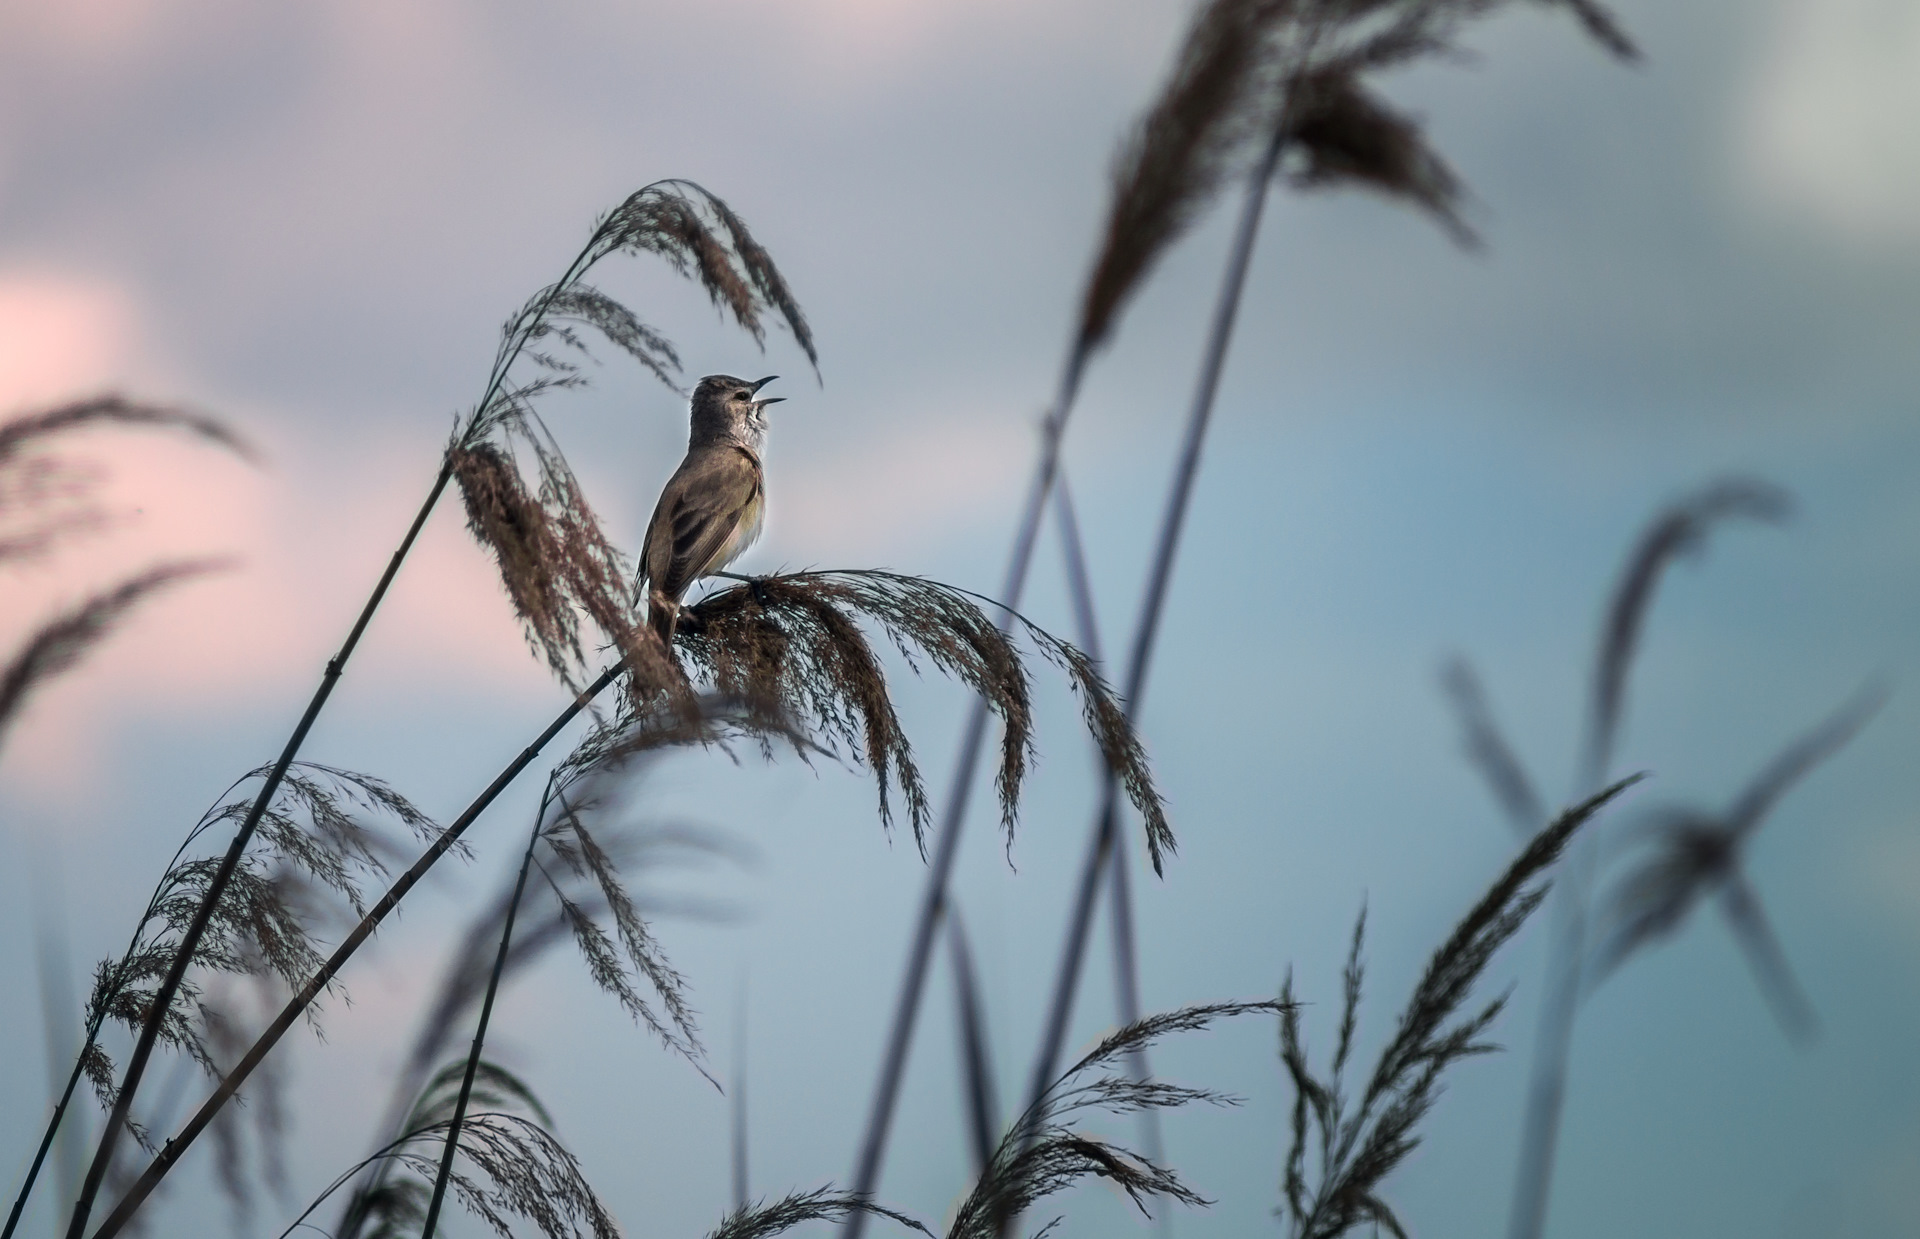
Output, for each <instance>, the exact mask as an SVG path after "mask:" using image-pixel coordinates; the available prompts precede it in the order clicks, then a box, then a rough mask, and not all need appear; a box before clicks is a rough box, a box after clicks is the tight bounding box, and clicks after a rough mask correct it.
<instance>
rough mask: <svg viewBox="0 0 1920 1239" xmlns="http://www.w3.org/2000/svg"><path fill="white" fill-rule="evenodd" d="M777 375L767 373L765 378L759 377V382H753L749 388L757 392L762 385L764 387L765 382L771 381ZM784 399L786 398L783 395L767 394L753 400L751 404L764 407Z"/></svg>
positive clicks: (759, 407) (777, 376)
mask: <svg viewBox="0 0 1920 1239" xmlns="http://www.w3.org/2000/svg"><path fill="white" fill-rule="evenodd" d="M779 377H780V376H779V375H777V374H769V375H768V376H767V377H766V378H764V379H761V380H760V381H759V382H757V383H755V384H754V385H753V387H752V388H751V389H750V390H752V391H755V392H758V391H759V390H760V389H761V388H762V387H765V386H766V385H767V384H769V383H771V382H773V381H774V380H775V379H777V378H779ZM785 399H786V397H785V396H768V397H766V398H765V399H762V400H756V401H754V402H753V405H754V407H755V408H757V409H764V408H766V407H767V406H768V405H770V404H779V403H780V402H781V401H782V400H785Z"/></svg>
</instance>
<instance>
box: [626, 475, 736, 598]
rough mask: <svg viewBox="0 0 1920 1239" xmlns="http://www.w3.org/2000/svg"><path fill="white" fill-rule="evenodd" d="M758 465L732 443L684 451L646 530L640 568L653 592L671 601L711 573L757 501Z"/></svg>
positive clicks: (661, 494)
mask: <svg viewBox="0 0 1920 1239" xmlns="http://www.w3.org/2000/svg"><path fill="white" fill-rule="evenodd" d="M760 490H761V484H760V462H759V461H758V460H756V459H754V457H753V454H752V453H750V452H747V451H745V450H743V449H741V448H738V447H735V446H733V445H731V444H728V445H725V446H721V447H714V448H703V449H700V450H698V451H694V452H689V453H688V454H687V458H686V460H684V461H682V462H681V464H680V468H679V470H678V471H677V472H675V473H674V475H673V477H672V478H671V479H670V480H669V481H668V482H667V487H666V489H665V490H663V491H661V492H660V503H659V505H658V506H656V507H655V508H654V510H653V520H652V521H651V522H650V523H649V524H648V526H647V538H646V543H645V557H644V558H645V566H646V571H647V577H648V578H649V580H651V582H652V584H653V588H654V589H656V590H659V591H660V592H661V593H662V594H665V595H666V596H667V597H669V598H672V599H674V600H676V601H677V600H678V599H679V598H680V596H681V595H682V594H684V593H686V591H687V587H688V586H689V585H692V584H693V583H694V582H695V581H697V580H699V579H700V578H701V577H703V576H705V575H707V573H709V572H711V571H712V570H713V568H714V567H715V566H716V565H715V562H714V561H715V560H717V559H718V558H719V556H720V552H721V551H722V549H724V548H725V546H726V545H727V541H728V539H729V538H730V537H731V536H732V535H733V532H734V530H735V529H736V528H737V527H738V526H739V524H740V520H741V517H742V516H743V515H744V514H745V513H747V512H748V511H749V510H750V509H751V508H753V506H754V505H755V504H757V503H758V502H759V501H760Z"/></svg>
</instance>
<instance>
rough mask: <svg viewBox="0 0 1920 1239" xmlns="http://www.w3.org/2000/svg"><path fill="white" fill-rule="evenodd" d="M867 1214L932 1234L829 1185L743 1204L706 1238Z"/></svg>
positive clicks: (740, 1236) (742, 1236) (733, 1238)
mask: <svg viewBox="0 0 1920 1239" xmlns="http://www.w3.org/2000/svg"><path fill="white" fill-rule="evenodd" d="M868 1213H873V1214H878V1215H879V1216H881V1217H884V1218H888V1219H891V1220H892V1221H895V1222H898V1223H900V1225H902V1226H905V1227H908V1228H909V1229H912V1230H917V1231H919V1232H920V1233H921V1234H923V1235H932V1234H933V1232H932V1231H930V1230H928V1229H927V1228H926V1227H925V1226H922V1225H921V1224H920V1223H919V1222H916V1221H914V1220H913V1219H912V1218H910V1217H908V1216H907V1215H906V1214H904V1213H898V1212H896V1211H894V1210H892V1209H889V1208H887V1207H886V1206H885V1205H876V1204H874V1203H873V1202H872V1201H870V1200H868V1199H866V1198H865V1197H862V1196H855V1195H853V1194H851V1193H848V1192H836V1191H834V1190H833V1188H832V1187H830V1186H829V1187H816V1188H814V1189H813V1190H812V1191H807V1192H789V1193H787V1194H786V1195H785V1196H782V1197H781V1198H780V1199H778V1200H776V1201H774V1202H773V1203H772V1204H768V1203H766V1202H765V1201H764V1200H763V1201H760V1202H758V1203H756V1204H752V1205H742V1206H740V1207H739V1208H737V1209H735V1210H734V1211H733V1212H731V1213H729V1214H727V1216H726V1217H724V1218H722V1219H721V1221H720V1225H718V1226H716V1227H714V1228H713V1230H711V1231H709V1232H708V1233H707V1239H766V1236H768V1235H777V1234H780V1233H781V1232H782V1231H787V1230H792V1229H793V1228H794V1227H796V1226H798V1225H800V1224H801V1223H802V1222H840V1221H845V1220H846V1219H847V1218H849V1217H859V1216H862V1215H865V1214H868Z"/></svg>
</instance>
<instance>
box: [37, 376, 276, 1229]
mask: <svg viewBox="0 0 1920 1239" xmlns="http://www.w3.org/2000/svg"><path fill="white" fill-rule="evenodd" d="M145 427H151V428H156V429H163V430H184V431H186V432H187V433H188V434H190V435H192V436H194V437H196V438H200V439H203V440H205V441H207V442H209V443H213V444H216V445H218V446H220V447H224V448H226V449H227V450H229V451H231V452H233V453H234V454H235V455H237V456H239V457H240V458H241V459H243V460H249V461H251V460H253V459H254V458H255V457H254V453H253V449H252V447H250V446H249V445H248V444H247V442H246V441H245V440H244V439H242V438H240V436H238V435H237V434H235V433H234V432H233V431H232V430H231V429H229V428H228V427H227V426H226V425H225V424H224V423H222V422H219V421H216V420H214V419H213V418H210V417H206V416H204V415H202V414H199V413H194V412H192V411H190V410H186V409H177V408H172V407H169V406H165V405H154V404H140V403H136V402H134V401H130V400H127V399H125V398H123V397H120V396H113V395H107V396H95V397H93V398H91V399H87V400H75V401H71V402H69V403H67V404H62V405H56V406H54V407H52V408H49V409H43V410H41V411H40V412H37V413H29V414H25V415H23V416H20V417H16V418H13V419H12V420H10V421H7V422H4V423H0V564H5V563H7V562H8V561H10V560H25V559H33V558H37V557H39V556H41V555H44V554H46V553H47V552H48V551H50V550H51V549H52V548H53V546H54V545H55V544H56V543H58V542H60V541H61V540H63V539H65V538H68V537H71V536H73V535H76V534H79V533H83V532H92V531H95V530H98V529H100V528H102V527H103V526H104V525H105V524H106V523H107V517H106V514H105V513H104V512H102V511H101V510H100V509H99V508H98V507H97V506H96V505H94V504H93V503H92V502H91V495H92V491H93V489H94V485H95V483H96V482H97V480H98V479H97V477H95V476H93V475H92V474H90V473H88V472H87V471H86V470H85V469H84V468H82V467H80V466H76V465H75V464H73V463H72V462H71V461H63V460H61V459H60V458H58V457H55V456H49V455H47V454H46V453H45V451H44V450H43V449H45V448H47V447H49V446H50V445H51V444H52V443H56V442H58V441H59V440H60V439H61V438H62V437H63V436H65V435H69V434H73V433H76V432H79V431H84V430H90V429H118V428H145ZM226 566H227V563H226V561H224V560H214V559H202V560H182V561H177V562H174V563H168V564H161V565H157V566H155V567H153V568H149V569H148V570H147V571H145V572H142V573H139V574H137V575H135V576H132V577H129V578H127V579H126V580H124V581H122V582H121V583H120V584H118V585H116V586H114V587H113V588H111V589H108V590H103V591H101V592H99V593H97V594H94V595H93V596H92V597H90V598H88V599H87V600H86V601H85V602H82V603H80V604H79V605H77V606H74V607H70V608H68V609H67V610H65V611H63V612H61V613H60V614H58V615H56V616H54V617H53V618H52V619H49V620H47V621H46V622H45V623H43V624H41V625H40V627H39V628H37V629H36V630H35V631H34V632H33V634H32V635H31V636H29V637H28V638H27V640H26V641H25V642H24V643H22V645H21V646H20V648H19V649H18V650H16V651H15V652H14V655H13V657H12V658H11V659H10V660H9V661H8V663H7V665H6V667H5V668H4V669H0V740H4V739H5V736H6V732H7V729H8V727H9V725H10V724H11V723H12V722H13V720H14V717H15V716H16V715H17V714H19V712H20V709H21V707H22V706H24V705H25V704H26V701H27V698H28V696H29V695H30V694H31V693H32V692H33V690H34V689H36V688H38V687H39V686H40V685H42V684H44V683H46V682H47V681H48V680H51V679H53V678H54V677H55V676H58V675H60V674H61V673H62V672H64V671H67V670H69V669H71V668H72V667H73V666H75V665H76V664H77V663H79V661H80V660H81V659H82V658H84V657H85V656H86V654H87V652H88V651H89V650H91V649H92V648H93V647H94V646H95V645H96V644H98V643H99V642H100V641H101V640H102V639H103V638H105V637H106V636H107V635H108V634H109V633H110V632H112V631H113V629H114V628H115V627H117V626H118V624H119V622H120V621H121V620H122V619H123V618H124V617H125V616H126V615H127V614H128V613H129V612H131V611H132V610H133V609H134V608H135V607H136V606H138V605H139V604H140V603H141V602H142V601H144V600H145V599H146V598H148V597H149V596H151V595H153V594H154V593H156V592H158V591H160V590H162V589H164V588H166V587H167V586H170V585H173V584H175V583H177V582H180V581H183V580H187V579H190V578H192V577H195V576H201V575H204V574H206V573H209V572H213V571H216V570H218V569H220V568H224V567H226ZM36 1171H37V1165H36ZM33 1177H34V1175H33V1174H32V1173H30V1174H29V1175H28V1184H29V1186H31V1184H32V1180H33ZM15 1224H17V1222H16V1221H15V1220H14V1219H11V1218H10V1220H9V1224H8V1227H7V1230H6V1231H5V1232H4V1233H6V1234H9V1235H10V1234H11V1233H12V1230H13V1226H14V1225H15Z"/></svg>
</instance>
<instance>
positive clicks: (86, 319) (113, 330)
mask: <svg viewBox="0 0 1920 1239" xmlns="http://www.w3.org/2000/svg"><path fill="white" fill-rule="evenodd" d="M134 324H135V313H134V309H133V303H132V299H131V298H130V297H129V296H128V295H127V294H126V293H125V292H124V291H123V290H121V289H120V288H118V287H116V286H114V285H112V284H108V283H104V282H100V281H95V280H88V279H85V278H81V277H76V276H71V275H56V274H47V273H32V272H18V271H15V272H0V412H4V411H7V410H13V409H19V408H22V407H24V406H27V405H30V404H35V403H40V402H44V401H49V400H55V399H59V398H61V397H63V396H66V395H69V394H71V393H72V392H74V391H79V390H86V389H89V388H98V387H103V386H107V385H109V384H112V383H114V382H116V381H118V380H120V379H121V378H123V377H124V375H125V372H126V369H127V367H128V365H129V363H130V361H131V360H132V357H133V355H134V351H135V343H136V339H135V330H134Z"/></svg>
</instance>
